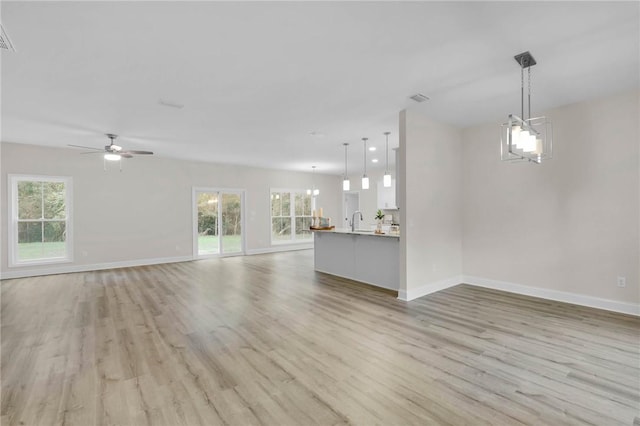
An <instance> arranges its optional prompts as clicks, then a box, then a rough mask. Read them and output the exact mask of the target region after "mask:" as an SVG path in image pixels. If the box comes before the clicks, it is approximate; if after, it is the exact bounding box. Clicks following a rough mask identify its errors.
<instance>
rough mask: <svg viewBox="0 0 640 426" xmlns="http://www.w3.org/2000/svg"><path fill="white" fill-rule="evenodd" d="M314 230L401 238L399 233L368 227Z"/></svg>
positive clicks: (317, 230)
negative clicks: (378, 231)
mask: <svg viewBox="0 0 640 426" xmlns="http://www.w3.org/2000/svg"><path fill="white" fill-rule="evenodd" d="M312 231H313V232H321V233H333V234H354V235H368V236H372V237H391V238H400V235H399V234H389V233H385V234H376V233H375V232H374V231H373V230H368V229H356V230H355V231H352V230H351V229H349V228H334V229H312Z"/></svg>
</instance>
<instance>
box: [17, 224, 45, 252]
mask: <svg viewBox="0 0 640 426" xmlns="http://www.w3.org/2000/svg"><path fill="white" fill-rule="evenodd" d="M34 259H42V222H18V260H34Z"/></svg>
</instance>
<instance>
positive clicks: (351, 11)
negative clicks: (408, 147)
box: [1, 1, 640, 174]
mask: <svg viewBox="0 0 640 426" xmlns="http://www.w3.org/2000/svg"><path fill="white" fill-rule="evenodd" d="M1 8H2V9H1V12H2V16H1V20H2V23H3V25H4V27H5V29H6V30H7V32H8V33H9V35H10V36H11V38H12V41H13V43H14V44H15V45H16V47H17V50H18V51H17V52H16V53H13V52H6V51H3V52H2V82H1V83H2V135H1V136H2V141H5V142H17V143H31V144H37V145H48V146H56V147H65V146H66V145H67V144H79V145H89V146H95V147H101V146H103V145H104V144H105V143H106V142H107V140H106V138H105V137H104V136H103V134H104V133H108V132H112V133H117V134H120V135H122V136H123V137H128V138H129V139H128V141H127V142H125V141H124V140H122V141H121V144H122V145H124V146H125V148H127V149H148V150H152V151H155V152H156V155H159V156H164V157H173V158H183V159H193V160H203V161H210V162H224V163H236V164H246V165H255V166H264V167H272V168H279V169H288V170H304V171H310V170H311V166H312V165H317V171H318V173H335V174H338V173H340V172H341V171H342V168H343V161H344V151H343V147H342V143H343V142H349V143H351V144H352V145H351V146H350V151H349V153H350V155H349V156H350V169H351V170H354V171H356V170H361V167H362V149H363V148H362V141H361V140H360V138H362V137H364V136H367V137H369V138H370V141H371V142H372V143H373V144H374V145H377V146H378V148H383V147H384V136H383V132H384V131H391V132H392V134H391V137H390V145H391V146H397V145H398V112H399V111H400V110H402V109H404V108H407V107H412V108H420V109H423V110H424V112H425V114H428V115H430V116H431V117H433V118H434V119H436V120H440V121H444V122H449V123H452V124H455V125H458V126H469V125H473V124H478V123H482V122H492V121H495V122H499V121H500V120H502V119H504V118H506V116H507V114H508V113H511V112H518V111H519V105H520V98H519V97H520V90H519V86H520V71H519V66H518V64H517V63H516V62H515V60H514V59H513V56H514V55H515V54H517V53H520V52H523V51H526V50H529V51H531V53H532V54H533V55H534V57H535V58H536V60H537V61H538V65H536V66H535V67H533V69H532V72H533V92H534V93H533V110H534V111H533V112H535V111H536V110H544V109H547V108H550V107H556V106H560V105H564V104H568V103H572V102H576V101H581V100H585V99H590V98H594V97H598V96H602V95H606V94H610V93H615V92H618V91H622V90H625V89H630V88H638V87H639V78H640V77H639V56H640V32H639V27H640V15H639V8H640V3H638V2H620V3H615V2H609V1H607V2H533V3H524V2H478V1H476V2H468V3H465V2H449V3H446V2H179V1H172V2H146V1H137V2H66V1H63V2H7V1H4V2H2V6H1ZM417 92H421V93H424V94H426V95H427V96H429V97H430V98H431V100H430V101H429V102H427V103H424V104H419V105H418V104H415V103H414V102H413V101H411V100H409V99H408V96H410V95H412V94H415V93H417ZM160 99H163V100H166V101H169V102H175V103H180V104H184V108H182V109H175V108H169V107H166V106H162V105H160V104H159V102H158V101H159V100H160ZM310 132H317V133H319V134H320V135H321V136H311V135H310ZM496 132H497V131H496ZM70 154H72V155H75V152H72V151H70ZM377 157H379V158H380V159H381V162H380V163H378V167H383V166H384V153H383V152H381V151H380V150H379V151H378V155H377ZM369 158H372V156H371V155H369ZM87 161H89V160H87ZM129 161H143V160H141V159H140V160H129ZM371 166H372V165H371V164H369V166H368V167H371Z"/></svg>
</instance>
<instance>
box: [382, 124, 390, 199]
mask: <svg viewBox="0 0 640 426" xmlns="http://www.w3.org/2000/svg"><path fill="white" fill-rule="evenodd" d="M390 133H391V132H384V135H385V136H386V137H387V141H386V143H385V148H384V153H385V155H386V156H387V161H386V164H385V166H384V176H383V178H382V186H384V187H385V188H391V173H389V134H390Z"/></svg>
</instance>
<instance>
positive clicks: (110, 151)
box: [68, 133, 153, 161]
mask: <svg viewBox="0 0 640 426" xmlns="http://www.w3.org/2000/svg"><path fill="white" fill-rule="evenodd" d="M106 136H107V137H108V138H109V139H110V140H111V143H110V144H109V145H105V146H104V149H101V148H92V147H90V146H82V145H71V144H69V145H68V146H72V147H74V148H84V149H91V150H92V152H81V154H98V153H104V159H105V160H108V161H118V160H120V159H122V158H132V157H133V155H134V154H135V155H153V152H151V151H136V150H126V151H125V150H123V149H122V147H121V146H120V145H116V144H115V140H116V138H117V137H118V135H114V134H113V133H107V134H106Z"/></svg>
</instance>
